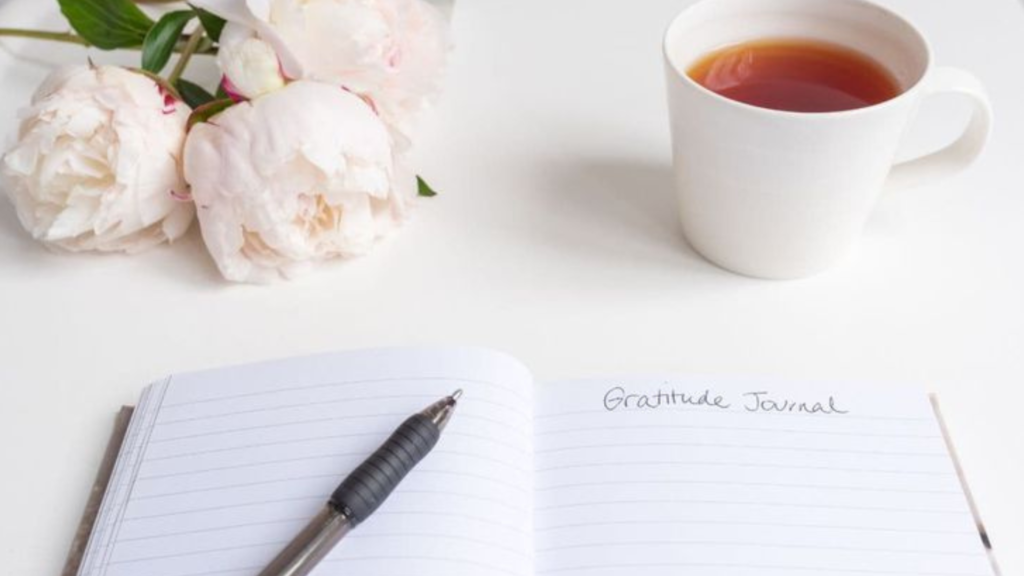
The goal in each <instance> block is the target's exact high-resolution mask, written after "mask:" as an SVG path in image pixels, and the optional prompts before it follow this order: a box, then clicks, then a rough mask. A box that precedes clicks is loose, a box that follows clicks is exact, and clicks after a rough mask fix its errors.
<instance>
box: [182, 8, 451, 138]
mask: <svg viewBox="0 0 1024 576" xmlns="http://www.w3.org/2000/svg"><path fill="white" fill-rule="evenodd" d="M193 4H195V5H197V6H200V7H202V8H206V9H207V10H210V11H211V12H214V13H216V14H218V15H220V16H222V17H224V18H225V19H227V20H228V25H227V26H225V28H224V31H225V36H223V37H222V38H221V43H222V44H221V45H222V50H224V53H223V55H222V57H220V58H219V62H220V65H221V68H222V70H223V71H224V73H225V75H226V77H227V78H228V80H229V81H230V83H231V84H232V85H233V86H234V87H235V88H237V89H238V91H239V92H240V94H241V95H243V96H246V97H254V96H258V95H259V94H262V93H264V92H265V91H266V90H265V89H264V87H265V86H266V67H265V66H252V65H250V64H248V63H245V62H238V60H244V59H246V56H245V55H244V54H243V52H244V51H243V50H241V49H238V48H236V45H238V44H241V43H247V44H248V45H249V49H248V50H251V51H255V50H256V49H255V48H254V47H253V44H252V43H254V42H262V43H265V45H266V46H267V47H269V48H271V49H272V50H273V51H274V52H275V53H276V54H277V56H278V58H279V60H280V66H281V70H282V72H283V75H284V76H285V77H287V78H291V79H300V78H301V79H308V80H317V81H320V82H326V83H330V84H335V85H337V86H342V87H344V88H345V89H346V90H350V91H352V92H354V93H356V94H358V95H360V96H362V97H364V98H367V99H368V100H369V101H370V102H371V103H372V106H373V107H374V109H375V110H376V111H377V112H378V113H379V114H380V115H381V117H382V118H383V119H384V121H385V122H386V123H387V124H388V126H389V128H391V129H392V130H393V132H394V135H395V136H396V137H397V139H398V141H399V142H400V143H401V144H402V145H404V144H405V143H406V142H407V139H408V135H409V131H410V129H411V122H412V120H413V118H414V117H415V116H416V114H417V113H418V112H419V111H420V110H421V109H423V108H424V107H425V106H426V105H427V103H428V102H429V100H430V97H431V96H433V95H434V94H435V93H436V92H437V91H438V90H439V88H440V82H441V74H442V71H443V68H444V64H445V60H446V57H447V51H448V37H447V25H446V22H445V19H444V16H443V15H442V14H441V13H440V12H439V11H438V10H437V9H436V8H434V7H433V6H431V5H430V4H429V3H427V2H426V1H424V0H196V1H194V2H193ZM261 50H263V49H261ZM251 86H256V88H255V89H250V87H251Z"/></svg>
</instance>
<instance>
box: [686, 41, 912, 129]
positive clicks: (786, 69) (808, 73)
mask: <svg viewBox="0 0 1024 576" xmlns="http://www.w3.org/2000/svg"><path fill="white" fill-rule="evenodd" d="M688 74H689V76H690V78H692V79H693V80H694V81H696V82H697V83H699V84H700V85H702V86H704V87H705V88H707V89H708V90H711V91H712V92H716V93H718V94H721V95H722V96H725V97H726V98H730V99H732V100H737V101H739V102H743V103H746V104H751V105H753V106H760V107H761V108H772V109H775V110H785V111H789V112H839V111H842V110H853V109H856V108H864V107H866V106H871V105H874V104H878V103H880V102H885V101H886V100H889V99H890V98H893V97H895V96H897V95H899V93H900V92H901V89H900V86H899V83H898V82H897V81H896V79H895V78H894V77H893V76H892V74H891V73H890V72H889V71H888V70H886V69H885V68H884V67H883V66H882V65H881V64H879V63H878V62H876V61H875V60H873V59H872V58H870V57H868V56H867V55H865V54H862V53H860V52H858V51H856V50H853V49H851V48H847V47H845V46H841V45H839V44H833V43H829V42H823V41H818V40H802V39H791V38H780V39H764V40H755V41H752V42H744V43H742V44H736V45H733V46H728V47H726V48H722V49H720V50H716V51H714V52H711V53H709V54H706V55H705V56H703V57H702V58H700V59H699V60H698V61H697V62H696V63H695V64H694V65H693V66H692V67H691V68H690V69H689V71H688Z"/></svg>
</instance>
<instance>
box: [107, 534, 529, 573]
mask: <svg viewBox="0 0 1024 576" xmlns="http://www.w3.org/2000/svg"><path fill="white" fill-rule="evenodd" d="M410 536H412V537H420V538H428V539H432V540H447V541H451V542H459V543H462V544H466V543H471V544H476V545H479V546H485V547H488V548H495V549H498V550H501V551H503V552H510V553H512V554H514V555H516V556H521V557H523V558H527V557H528V556H527V555H526V554H525V553H523V552H522V551H519V550H515V549H514V548H511V547H509V546H504V545H502V544H498V543H496V542H489V541H487V540H480V539H478V538H471V537H468V536H461V535H445V534H438V533H436V532H435V533H426V532H423V533H405V534H402V533H394V534H380V533H378V534H373V536H372V537H373V538H374V539H379V538H389V537H390V538H407V537H410ZM365 537H366V536H363V538H365ZM359 538H360V537H359V535H358V534H354V535H351V536H347V537H346V539H349V540H352V539H355V540H358V539H359ZM290 541H291V540H280V539H278V540H272V541H266V542H252V543H247V544H235V545H232V546H220V547H217V548H200V549H194V550H190V551H188V552H185V553H174V554H153V555H150V556H139V557H137V558H125V559H122V560H113V561H111V562H110V565H112V566H113V565H124V564H138V563H139V562H153V561H158V560H171V559H178V558H189V557H195V556H204V555H208V554H218V553H222V552H234V551H236V550H247V549H261V548H266V549H279V548H283V547H284V546H286V545H287V544H288V543H289V542H290ZM352 559H355V558H352Z"/></svg>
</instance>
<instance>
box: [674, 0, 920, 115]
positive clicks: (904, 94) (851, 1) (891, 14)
mask: <svg viewBox="0 0 1024 576" xmlns="http://www.w3.org/2000/svg"><path fill="white" fill-rule="evenodd" d="M724 1H727V0H698V1H697V2H694V3H693V4H691V5H689V6H687V7H686V8H683V9H682V10H681V11H679V13H677V14H676V15H675V16H673V17H672V20H671V21H669V23H668V26H666V27H665V32H664V33H663V34H662V41H661V53H662V57H663V58H664V59H665V62H666V63H667V64H668V65H669V67H671V68H672V71H673V72H675V76H676V77H677V78H678V79H679V80H681V81H682V82H683V84H685V85H688V86H690V87H692V88H695V89H696V90H697V91H698V92H700V93H702V94H704V95H707V96H710V97H711V98H712V99H713V100H716V101H718V102H720V103H723V104H728V105H730V106H733V107H737V108H739V109H740V110H746V111H750V112H759V113H767V114H771V115H776V116H782V117H786V118H807V119H816V118H821V119H825V118H839V117H846V116H855V115H860V114H866V113H870V112H874V111H876V110H880V109H883V108H886V107H891V106H896V105H897V104H899V103H900V102H902V101H903V100H906V99H907V98H910V97H912V96H911V94H912V93H914V92H917V90H918V88H919V87H920V86H921V85H922V84H923V83H924V81H925V78H926V77H927V76H928V72H929V71H930V70H931V69H932V47H931V44H929V43H928V38H927V37H925V35H924V34H923V33H922V32H921V30H920V29H918V27H917V26H915V25H914V24H913V23H912V22H910V21H909V20H907V19H906V18H904V17H903V16H902V15H900V14H899V13H897V12H896V11H894V10H892V9H891V8H889V7H888V6H882V5H881V4H878V3H876V2H871V1H869V0H830V1H832V2H843V3H846V4H848V5H858V6H867V7H870V8H873V9H876V10H879V11H881V12H882V13H883V14H885V16H886V17H888V18H892V19H894V20H897V21H899V22H901V23H902V24H903V25H905V26H906V27H907V29H909V30H910V31H911V32H913V34H914V37H915V38H916V39H917V41H918V42H919V43H920V44H921V47H922V48H923V49H924V68H923V70H922V71H921V74H920V75H919V76H918V77H917V79H916V80H915V81H914V82H913V83H912V84H911V85H910V86H907V87H906V88H904V89H903V90H902V91H901V92H900V93H899V94H898V95H896V96H893V97H892V98H889V99H888V100H884V101H882V102H878V103H876V104H871V105H869V106H861V107H860V108H850V109H848V110H833V111H829V112H799V111H794V110H779V109H777V108H767V107H764V106H757V105H754V104H748V103H746V102H740V101H739V100H733V99H732V98H729V97H727V96H723V95H721V94H719V93H718V92H715V91H714V90H711V89H709V88H707V87H705V86H703V85H701V83H700V82H697V81H696V80H694V79H693V78H691V77H690V75H689V74H688V73H687V71H686V70H680V69H679V66H678V65H677V64H676V62H675V60H674V59H673V58H672V56H671V55H670V54H669V51H668V43H669V39H670V38H669V36H670V34H672V32H673V31H674V29H675V27H676V25H677V24H678V23H679V21H680V20H681V19H682V18H683V17H685V16H686V15H687V14H688V13H689V12H690V11H692V10H694V9H695V8H696V7H697V6H701V5H704V4H714V3H718V2H724ZM883 66H884V64H883Z"/></svg>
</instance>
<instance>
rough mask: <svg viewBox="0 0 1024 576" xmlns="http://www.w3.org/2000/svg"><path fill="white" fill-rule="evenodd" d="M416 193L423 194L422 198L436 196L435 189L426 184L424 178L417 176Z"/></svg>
mask: <svg viewBox="0 0 1024 576" xmlns="http://www.w3.org/2000/svg"><path fill="white" fill-rule="evenodd" d="M416 194H417V195H418V196H423V197H424V198H433V197H434V196H437V191H436V190H434V189H433V188H431V187H430V184H427V181H426V180H424V179H423V178H420V177H419V176H417V177H416Z"/></svg>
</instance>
